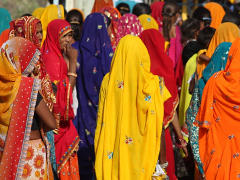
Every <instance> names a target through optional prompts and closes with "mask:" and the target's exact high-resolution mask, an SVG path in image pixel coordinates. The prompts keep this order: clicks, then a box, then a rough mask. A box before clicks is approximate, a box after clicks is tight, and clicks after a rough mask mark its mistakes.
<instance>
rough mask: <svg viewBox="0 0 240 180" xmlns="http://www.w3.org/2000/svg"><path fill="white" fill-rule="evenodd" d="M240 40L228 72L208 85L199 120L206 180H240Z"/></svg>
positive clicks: (227, 69) (233, 50)
mask: <svg viewBox="0 0 240 180" xmlns="http://www.w3.org/2000/svg"><path fill="white" fill-rule="evenodd" d="M239 46H240V38H238V39H236V40H235V41H234V43H233V44H232V46H231V48H230V51H229V55H228V62H227V65H226V68H225V70H222V71H219V72H217V73H215V74H214V75H213V76H212V77H211V78H210V79H209V80H208V82H207V84H206V86H205V88H204V91H203V96H202V101H201V106H200V109H199V112H198V115H197V118H196V123H197V124H198V126H199V150H200V158H201V161H202V162H203V170H204V173H205V175H206V179H226V180H228V179H229V180H230V179H231V180H235V179H239V178H240V169H239V164H240V159H239V156H240V146H239V141H240V133H239V129H240V110H239V107H240V86H239V79H240V73H239V72H240V64H239V59H240V50H239Z"/></svg>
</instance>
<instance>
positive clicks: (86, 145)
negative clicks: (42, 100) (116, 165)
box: [74, 13, 113, 179]
mask: <svg viewBox="0 0 240 180" xmlns="http://www.w3.org/2000/svg"><path fill="white" fill-rule="evenodd" d="M77 49H78V50H79V52H80V53H79V58H78V63H79V64H80V68H79V69H78V70H77V74H78V77H77V82H76V83H77V84H76V86H77V96H78V102H79V107H78V111H77V117H76V118H75V120H74V125H75V127H76V129H77V131H78V134H79V136H80V139H81V143H80V145H79V151H78V158H79V168H80V175H81V178H83V179H85V178H86V179H91V178H92V177H93V174H94V173H93V169H94V167H93V165H94V160H95V157H94V147H93V146H94V135H95V129H96V117H97V109H98V99H99V91H100V86H101V83H102V79H103V77H104V76H105V74H107V73H108V72H109V70H110V65H111V60H112V56H113V50H112V47H111V41H110V38H109V36H108V33H107V23H106V17H105V16H104V15H102V14H100V13H93V14H91V15H89V16H88V17H87V18H86V20H85V22H84V25H83V32H82V39H81V41H80V42H79V44H78V47H77Z"/></svg>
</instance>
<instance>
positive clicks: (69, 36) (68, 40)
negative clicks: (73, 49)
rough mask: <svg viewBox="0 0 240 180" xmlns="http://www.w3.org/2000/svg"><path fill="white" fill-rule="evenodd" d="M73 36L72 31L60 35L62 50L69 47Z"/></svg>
mask: <svg viewBox="0 0 240 180" xmlns="http://www.w3.org/2000/svg"><path fill="white" fill-rule="evenodd" d="M72 36H73V33H72V31H71V32H69V33H67V34H65V35H63V36H62V37H60V39H59V44H60V48H61V50H64V49H65V48H66V47H67V45H68V44H70V43H71V42H72Z"/></svg>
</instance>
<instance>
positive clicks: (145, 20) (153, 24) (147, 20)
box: [138, 14, 159, 30]
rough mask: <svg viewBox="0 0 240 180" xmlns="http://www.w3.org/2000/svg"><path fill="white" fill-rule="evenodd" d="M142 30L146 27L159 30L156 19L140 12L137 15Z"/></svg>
mask: <svg viewBox="0 0 240 180" xmlns="http://www.w3.org/2000/svg"><path fill="white" fill-rule="evenodd" d="M138 19H139V21H140V23H141V25H142V27H143V29H144V30H146V29H156V30H159V27H158V23H157V21H156V20H155V19H154V18H153V17H152V16H150V15H148V14H142V15H141V16H139V17H138Z"/></svg>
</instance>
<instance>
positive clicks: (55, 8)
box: [40, 4, 64, 44]
mask: <svg viewBox="0 0 240 180" xmlns="http://www.w3.org/2000/svg"><path fill="white" fill-rule="evenodd" d="M54 19H64V8H63V6H62V5H54V4H51V5H49V6H47V7H46V8H44V11H43V13H42V16H41V19H40V20H41V23H42V30H43V39H42V44H43V42H44V40H45V39H46V35H47V26H48V24H49V23H50V22H51V21H52V20H54Z"/></svg>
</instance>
